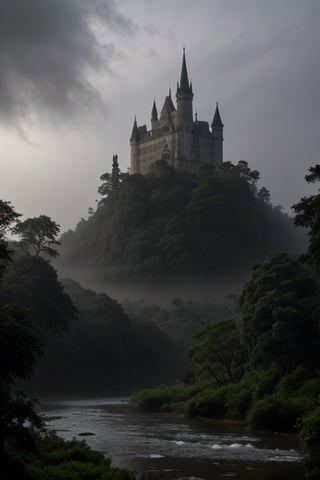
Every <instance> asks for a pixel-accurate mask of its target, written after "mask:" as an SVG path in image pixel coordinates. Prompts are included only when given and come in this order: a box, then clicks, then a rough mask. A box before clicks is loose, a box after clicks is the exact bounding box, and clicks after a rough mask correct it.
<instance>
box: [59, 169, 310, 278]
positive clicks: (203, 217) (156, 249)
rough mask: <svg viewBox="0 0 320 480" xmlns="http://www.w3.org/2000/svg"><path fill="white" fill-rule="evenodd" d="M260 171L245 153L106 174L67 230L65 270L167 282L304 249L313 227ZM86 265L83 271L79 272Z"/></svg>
mask: <svg viewBox="0 0 320 480" xmlns="http://www.w3.org/2000/svg"><path fill="white" fill-rule="evenodd" d="M258 178H259V173H258V172H257V171H255V170H254V171H252V170H250V168H249V167H248V164H247V163H246V162H244V161H240V162H239V163H238V164H237V165H233V164H232V163H230V162H229V163H225V164H223V167H222V168H221V170H220V172H219V173H216V172H214V171H213V169H212V168H211V167H209V166H203V167H202V168H201V169H200V170H199V171H197V172H196V173H194V174H190V173H186V172H181V171H177V170H176V169H174V168H173V167H171V166H169V165H168V164H167V163H166V162H164V161H159V162H157V163H155V164H154V166H153V169H152V171H151V173H149V174H147V175H144V176H142V175H127V174H121V173H120V171H119V168H118V164H117V163H116V164H114V165H113V171H112V173H111V174H104V175H102V176H101V179H102V180H103V183H102V185H101V186H100V188H99V193H100V194H101V200H100V202H99V203H98V207H97V209H96V211H93V210H91V215H90V217H89V218H88V220H81V221H80V223H79V224H78V225H77V227H76V229H75V231H68V232H67V233H65V234H64V235H63V236H62V238H61V243H62V245H61V249H60V257H59V259H58V261H57V267H58V269H60V271H61V272H62V274H63V275H68V276H71V277H73V278H78V279H80V280H82V279H83V275H81V273H82V274H83V273H84V272H86V273H90V275H91V278H94V279H95V280H97V281H110V280H112V281H118V282H120V283H121V282H124V281H126V282H128V281H129V282H132V281H137V280H139V281H142V282H145V283H149V284H152V283H153V282H157V284H159V282H160V283H161V282H167V281H169V280H174V279H179V278H180V279H181V278H187V279H188V278H196V277H198V278H200V277H201V278H208V277H212V276H213V277H215V278H219V276H221V274H225V275H229V276H232V275H235V274H236V273H237V272H239V271H249V269H250V268H251V266H252V265H253V264H254V263H255V262H257V261H260V260H262V258H264V257H265V255H266V254H268V253H270V252H274V251H286V252H289V253H300V252H301V251H302V250H303V249H304V245H305V234H304V231H302V230H301V229H297V227H294V225H293V222H292V220H291V219H290V218H289V217H288V216H287V215H286V214H284V213H282V211H281V208H280V207H274V206H272V204H271V200H270V193H269V191H268V190H267V189H266V188H264V187H263V188H258V185H257V184H258ZM77 273H78V275H77Z"/></svg>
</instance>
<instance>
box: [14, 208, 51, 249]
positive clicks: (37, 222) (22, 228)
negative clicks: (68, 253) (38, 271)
mask: <svg viewBox="0 0 320 480" xmlns="http://www.w3.org/2000/svg"><path fill="white" fill-rule="evenodd" d="M12 232H13V233H14V234H16V235H18V236H19V237H20V238H21V245H22V247H23V248H25V249H26V250H28V251H30V250H31V251H32V252H33V253H34V255H36V256H38V255H40V253H44V254H46V255H49V256H50V257H56V256H57V255H58V252H57V250H55V249H54V248H52V247H53V245H60V242H58V240H57V239H56V237H57V236H58V234H59V232H60V225H58V224H57V223H56V222H54V221H53V220H51V218H50V217H47V216H46V215H40V216H39V217H34V218H28V219H27V220H25V221H24V222H19V223H18V224H17V225H16V226H15V227H14V228H13V229H12Z"/></svg>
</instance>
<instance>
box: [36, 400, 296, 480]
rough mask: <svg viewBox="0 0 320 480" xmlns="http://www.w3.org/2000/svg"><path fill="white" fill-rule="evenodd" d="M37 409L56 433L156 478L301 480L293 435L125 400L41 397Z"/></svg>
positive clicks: (166, 479) (117, 463) (116, 464)
mask: <svg viewBox="0 0 320 480" xmlns="http://www.w3.org/2000/svg"><path fill="white" fill-rule="evenodd" d="M40 413H41V414H43V415H44V416H45V417H46V421H47V425H48V427H49V428H50V429H53V430H55V431H56V432H57V434H58V435H60V436H61V437H63V438H65V439H67V440H71V439H72V438H73V437H75V438H77V439H84V438H85V440H86V442H87V443H88V444H89V445H90V446H91V447H93V448H95V449H96V450H100V451H102V452H104V453H105V454H106V455H108V456H111V457H112V459H113V462H112V464H113V466H118V467H125V468H129V469H131V470H134V471H136V472H137V473H138V474H142V473H145V472H157V473H160V474H161V479H164V480H170V479H178V478H182V477H197V478H201V479H207V480H211V479H217V478H223V477H230V478H232V477H234V478H237V479H241V480H280V479H281V480H284V479H290V480H302V479H303V472H302V467H301V463H300V462H301V455H300V453H299V451H298V439H297V437H295V436H294V435H280V434H269V433H268V434H266V433H261V432H254V433H252V432H250V431H249V430H248V429H247V427H246V426H245V425H243V424H240V423H233V422H232V423H230V422H223V421H211V420H201V419H189V418H186V417H184V416H183V415H179V414H162V413H161V414H151V413H145V412H142V411H141V410H139V409H138V408H136V407H134V406H132V405H131V404H130V402H129V400H128V399H86V400H72V401H71V400H68V401H66V400H63V401H57V400H55V401H52V400H46V401H43V402H42V403H41V405H40Z"/></svg>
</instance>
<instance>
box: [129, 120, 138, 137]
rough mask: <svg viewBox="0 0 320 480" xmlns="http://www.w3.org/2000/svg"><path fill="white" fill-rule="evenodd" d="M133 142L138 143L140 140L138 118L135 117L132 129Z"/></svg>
mask: <svg viewBox="0 0 320 480" xmlns="http://www.w3.org/2000/svg"><path fill="white" fill-rule="evenodd" d="M130 140H131V141H134V140H135V141H138V140H139V130H138V125H137V119H136V116H134V122H133V128H132V133H131V137H130Z"/></svg>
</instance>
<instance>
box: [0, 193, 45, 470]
mask: <svg viewBox="0 0 320 480" xmlns="http://www.w3.org/2000/svg"><path fill="white" fill-rule="evenodd" d="M18 216H19V214H17V213H16V212H15V211H14V209H13V207H12V206H11V205H10V203H9V202H4V201H2V200H1V201H0V247H1V248H0V273H3V272H4V270H5V268H6V265H7V263H8V261H10V260H11V256H10V251H9V249H8V244H7V242H6V241H5V239H4V236H5V233H6V231H7V229H8V228H9V227H10V226H11V225H12V223H14V222H15V221H16V220H17V218H18ZM40 355H41V349H40V346H39V342H38V340H37V339H36V338H35V336H34V334H33V332H32V330H31V327H30V324H29V323H28V321H27V315H26V312H25V311H24V310H22V309H19V308H17V307H16V306H14V305H10V306H8V305H3V304H2V303H0V476H1V478H9V477H10V478H23V476H20V475H17V476H15V465H12V459H10V454H8V448H9V447H8V444H9V443H10V444H11V445H12V443H20V444H22V443H23V442H24V441H26V437H27V436H28V434H27V431H26V429H25V428H24V424H25V422H26V421H29V423H30V424H31V425H32V426H34V427H41V425H42V422H41V419H40V418H39V417H38V416H37V414H36V413H35V411H34V402H32V401H30V400H27V399H26V398H25V397H24V396H23V395H22V394H19V393H17V392H16V381H17V380H28V379H29V378H30V376H31V374H32V371H33V367H34V365H35V363H36V361H37V359H38V358H39V357H40ZM27 443H28V441H27Z"/></svg>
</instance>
